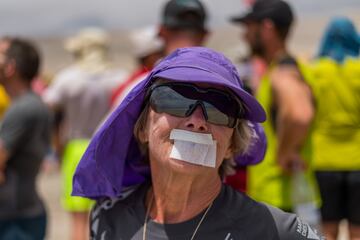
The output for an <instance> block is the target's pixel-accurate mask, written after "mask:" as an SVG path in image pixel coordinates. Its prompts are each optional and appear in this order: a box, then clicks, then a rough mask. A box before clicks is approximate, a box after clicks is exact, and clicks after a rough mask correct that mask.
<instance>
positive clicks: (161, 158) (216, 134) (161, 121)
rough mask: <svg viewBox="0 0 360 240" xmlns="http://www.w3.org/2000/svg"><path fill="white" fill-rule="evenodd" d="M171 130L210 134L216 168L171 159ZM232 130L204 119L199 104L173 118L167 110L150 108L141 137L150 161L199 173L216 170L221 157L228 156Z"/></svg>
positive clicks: (186, 172) (178, 169)
mask: <svg viewBox="0 0 360 240" xmlns="http://www.w3.org/2000/svg"><path fill="white" fill-rule="evenodd" d="M173 129H182V130H187V131H193V132H197V133H207V134H211V135H212V137H213V139H214V140H216V141H217V148H216V168H210V167H204V166H200V165H195V164H191V163H187V162H184V161H179V160H176V159H172V158H170V157H169V156H170V153H171V150H172V147H173V140H170V139H169V137H170V132H171V130H173ZM233 131H234V130H233V129H232V128H229V127H226V126H220V125H215V124H211V123H208V122H206V120H205V118H204V115H203V112H202V109H201V107H199V106H198V107H197V108H196V110H195V111H194V112H193V113H192V114H191V115H190V116H189V117H175V116H172V115H169V114H166V113H156V112H155V111H154V110H152V109H151V108H150V109H149V114H148V117H147V123H146V128H145V130H144V131H143V133H142V134H141V138H142V140H143V141H144V142H148V148H149V158H150V162H151V164H156V165H159V166H161V167H165V169H169V170H173V171H175V172H179V173H180V172H181V173H184V174H202V173H205V172H209V171H216V172H218V169H219V167H220V165H221V163H222V161H223V159H224V158H229V157H231V154H232V152H231V150H230V144H231V137H232V134H233ZM165 169H164V170H165Z"/></svg>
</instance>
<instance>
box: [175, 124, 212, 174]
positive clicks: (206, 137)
mask: <svg viewBox="0 0 360 240" xmlns="http://www.w3.org/2000/svg"><path fill="white" fill-rule="evenodd" d="M170 139H172V140H174V146H173V148H172V150H171V153H170V158H174V159H177V160H181V161H184V162H189V163H193V164H197V165H202V166H206V167H213V168H215V166H216V141H215V140H213V138H212V135H211V134H206V133H197V132H191V131H186V130H181V129H173V130H172V131H171V132H170Z"/></svg>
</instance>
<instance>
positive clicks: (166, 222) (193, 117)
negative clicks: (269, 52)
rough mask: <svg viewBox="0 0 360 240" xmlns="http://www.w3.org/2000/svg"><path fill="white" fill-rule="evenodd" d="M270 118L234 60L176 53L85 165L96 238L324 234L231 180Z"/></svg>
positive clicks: (81, 183)
mask: <svg viewBox="0 0 360 240" xmlns="http://www.w3.org/2000/svg"><path fill="white" fill-rule="evenodd" d="M265 118H266V117H265V113H264V110H263V109H262V107H261V106H260V105H259V103H258V102H257V101H256V100H255V99H254V98H253V97H251V96H250V95H249V94H247V93H246V92H245V91H244V90H243V85H242V83H241V81H240V79H239V77H238V74H237V72H236V70H235V67H234V66H233V65H232V64H231V62H230V61H229V60H227V59H226V58H225V57H224V56H222V55H221V54H219V53H217V52H214V51H212V50H210V49H207V48H201V47H193V48H182V49H178V50H176V51H175V52H174V53H172V54H171V55H169V56H168V57H167V58H165V59H164V60H163V61H162V62H161V63H159V65H157V66H156V67H155V68H154V69H153V71H152V72H151V73H150V75H149V76H148V78H146V79H145V80H144V81H143V82H141V83H140V84H139V85H137V86H136V87H135V88H134V89H133V90H132V91H131V92H130V93H129V95H128V96H127V97H126V99H125V100H124V102H123V103H122V104H121V105H120V106H119V107H118V109H117V110H116V111H115V112H114V113H113V114H112V115H111V116H110V118H109V119H108V120H107V122H106V123H105V124H104V125H103V126H102V127H101V129H100V130H99V131H98V132H97V134H96V136H95V137H94V138H93V140H92V142H91V144H90V146H89V148H88V149H87V151H86V153H85V155H84V156H83V158H82V160H81V162H80V165H79V166H78V168H77V172H76V174H75V178H74V191H73V194H74V195H80V196H85V197H91V198H95V199H98V202H97V206H96V207H95V208H94V209H93V211H92V213H91V222H92V225H91V237H92V239H227V240H229V239H307V237H308V236H316V233H315V232H314V231H313V230H312V229H310V228H309V227H308V225H307V224H303V223H302V222H301V221H300V220H299V219H297V218H296V216H294V215H290V214H287V213H284V212H282V211H280V210H278V209H275V208H272V207H269V206H266V205H264V204H260V203H257V202H255V201H253V200H251V199H249V198H248V197H246V196H245V195H243V194H242V193H239V192H237V191H235V190H233V189H232V188H231V187H228V186H225V185H223V184H222V178H223V177H224V176H225V175H226V174H227V173H228V172H229V170H230V171H231V168H232V160H231V159H232V158H233V157H234V156H235V154H236V153H242V154H244V153H245V152H246V150H247V148H248V146H249V145H251V144H255V145H256V146H257V147H259V146H261V145H262V146H263V141H262V140H261V139H256V137H255V136H254V135H252V134H251V133H252V132H254V131H252V129H254V128H252V127H251V125H253V124H249V121H251V122H253V123H256V122H262V121H264V120H265ZM253 127H254V126H253ZM255 128H256V127H255ZM129 130H133V132H134V133H130V134H129V133H128V132H129ZM254 139H255V140H256V141H253V140H254ZM138 143H139V144H138ZM138 146H140V147H141V151H140V150H139V147H138ZM262 150H263V149H262ZM260 152H261V151H260ZM258 153H259V152H256V153H255V154H258ZM261 157H262V156H261ZM255 225H256V228H254V226H255ZM312 234H313V235H312ZM316 239H320V238H316Z"/></svg>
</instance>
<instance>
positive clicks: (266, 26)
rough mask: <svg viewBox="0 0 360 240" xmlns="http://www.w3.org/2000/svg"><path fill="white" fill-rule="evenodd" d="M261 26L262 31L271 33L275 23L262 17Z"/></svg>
mask: <svg viewBox="0 0 360 240" xmlns="http://www.w3.org/2000/svg"><path fill="white" fill-rule="evenodd" d="M261 27H262V29H263V32H264V33H265V34H266V35H268V34H269V33H273V32H274V29H275V24H274V22H273V21H272V20H271V19H268V18H267V19H264V20H263V21H262V22H261Z"/></svg>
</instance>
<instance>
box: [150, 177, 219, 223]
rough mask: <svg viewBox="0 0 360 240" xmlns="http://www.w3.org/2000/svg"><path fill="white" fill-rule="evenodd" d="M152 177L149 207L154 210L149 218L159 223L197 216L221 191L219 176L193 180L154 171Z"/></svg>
mask: <svg viewBox="0 0 360 240" xmlns="http://www.w3.org/2000/svg"><path fill="white" fill-rule="evenodd" d="M165 172H167V173H165ZM164 173H165V174H164ZM152 176H153V177H152V183H153V186H152V188H151V189H150V190H149V191H148V194H147V198H146V206H147V207H151V209H150V216H151V218H152V219H154V220H155V221H156V222H159V223H177V222H183V221H186V220H189V219H191V218H193V217H195V216H196V215H198V214H199V213H201V212H202V211H203V210H204V209H206V208H207V207H208V206H209V205H210V204H211V203H212V202H213V201H214V199H215V198H216V197H217V195H218V194H219V192H220V190H221V179H220V177H219V176H218V175H217V174H216V175H215V176H214V175H213V174H212V175H209V176H207V177H206V176H204V175H202V176H198V177H191V176H188V175H186V176H184V174H172V173H170V174H169V173H168V171H164V170H163V171H156V173H154V172H152ZM150 203H151V204H150ZM149 205H151V206H149Z"/></svg>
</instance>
